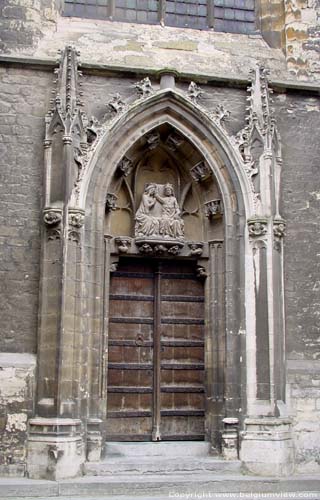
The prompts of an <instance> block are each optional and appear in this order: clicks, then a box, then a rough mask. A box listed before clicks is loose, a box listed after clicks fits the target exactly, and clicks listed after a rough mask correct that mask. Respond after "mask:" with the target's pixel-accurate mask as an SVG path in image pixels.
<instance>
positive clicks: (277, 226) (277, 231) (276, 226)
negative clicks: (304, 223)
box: [273, 219, 286, 251]
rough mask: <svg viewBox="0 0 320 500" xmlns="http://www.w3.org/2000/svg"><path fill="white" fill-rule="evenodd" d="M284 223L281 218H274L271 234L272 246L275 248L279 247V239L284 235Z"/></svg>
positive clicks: (278, 248)
mask: <svg viewBox="0 0 320 500" xmlns="http://www.w3.org/2000/svg"><path fill="white" fill-rule="evenodd" d="M285 231H286V223H285V221H284V220H283V219H276V220H274V221H273V235H274V248H275V250H278V251H279V250H280V249H281V240H282V238H283V237H284V235H285Z"/></svg>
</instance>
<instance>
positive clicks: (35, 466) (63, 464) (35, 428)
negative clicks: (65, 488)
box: [27, 418, 85, 480]
mask: <svg viewBox="0 0 320 500" xmlns="http://www.w3.org/2000/svg"><path fill="white" fill-rule="evenodd" d="M84 461H85V453H84V443H83V437H82V429H81V420H77V419H70V418H33V419H31V420H30V421H29V433H28V459H27V472H28V476H29V477H30V478H32V479H52V480H57V479H67V478H72V477H76V476H79V475H81V474H82V469H83V464H84Z"/></svg>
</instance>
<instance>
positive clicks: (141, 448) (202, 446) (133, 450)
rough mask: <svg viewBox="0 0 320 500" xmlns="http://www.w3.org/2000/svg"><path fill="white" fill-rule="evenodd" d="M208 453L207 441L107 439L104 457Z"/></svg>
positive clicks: (205, 454) (201, 455) (206, 454)
mask: <svg viewBox="0 0 320 500" xmlns="http://www.w3.org/2000/svg"><path fill="white" fill-rule="evenodd" d="M209 453H210V443H209V442H207V441H140V442H133V441H109V442H108V441H107V442H106V443H105V457H111V456H113V457H115V456H117V457H123V458H129V457H143V458H146V457H157V456H158V457H167V458H169V457H171V458H175V457H183V458H185V457H206V456H209Z"/></svg>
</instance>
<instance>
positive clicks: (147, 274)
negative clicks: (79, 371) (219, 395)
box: [107, 259, 205, 441]
mask: <svg viewBox="0 0 320 500" xmlns="http://www.w3.org/2000/svg"><path fill="white" fill-rule="evenodd" d="M109 313H110V321H109V345H108V349H109V360H108V361H109V365H108V366H109V368H108V374H107V381H108V411H107V437H108V439H110V440H115V439H120V440H138V441H139V440H148V439H152V437H153V438H154V439H159V437H160V439H169V440H172V439H202V438H203V436H204V403H205V400H204V397H205V394H204V290H203V283H202V282H201V281H199V280H198V279H197V278H196V274H195V265H194V263H190V262H185V261H163V262H159V261H156V260H154V261H152V260H150V261H148V260H147V259H143V260H139V259H137V260H132V261H130V259H125V260H123V261H122V260H120V264H119V267H118V271H117V272H116V273H114V274H113V277H112V278H111V294H110V307H109ZM155 429H158V430H157V431H156V430H155ZM159 430H160V435H159Z"/></svg>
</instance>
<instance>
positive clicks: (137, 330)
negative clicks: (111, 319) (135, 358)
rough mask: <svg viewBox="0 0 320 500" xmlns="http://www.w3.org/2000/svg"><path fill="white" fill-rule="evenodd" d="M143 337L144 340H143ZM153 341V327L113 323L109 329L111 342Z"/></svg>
mask: <svg viewBox="0 0 320 500" xmlns="http://www.w3.org/2000/svg"><path fill="white" fill-rule="evenodd" d="M141 337H142V338H141ZM143 339H144V340H148V341H151V340H152V339H153V325H150V324H141V323H140V324H139V323H132V324H130V326H128V323H112V327H110V328H109V340H135V341H137V340H138V341H139V340H140V343H141V341H142V340H143Z"/></svg>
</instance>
